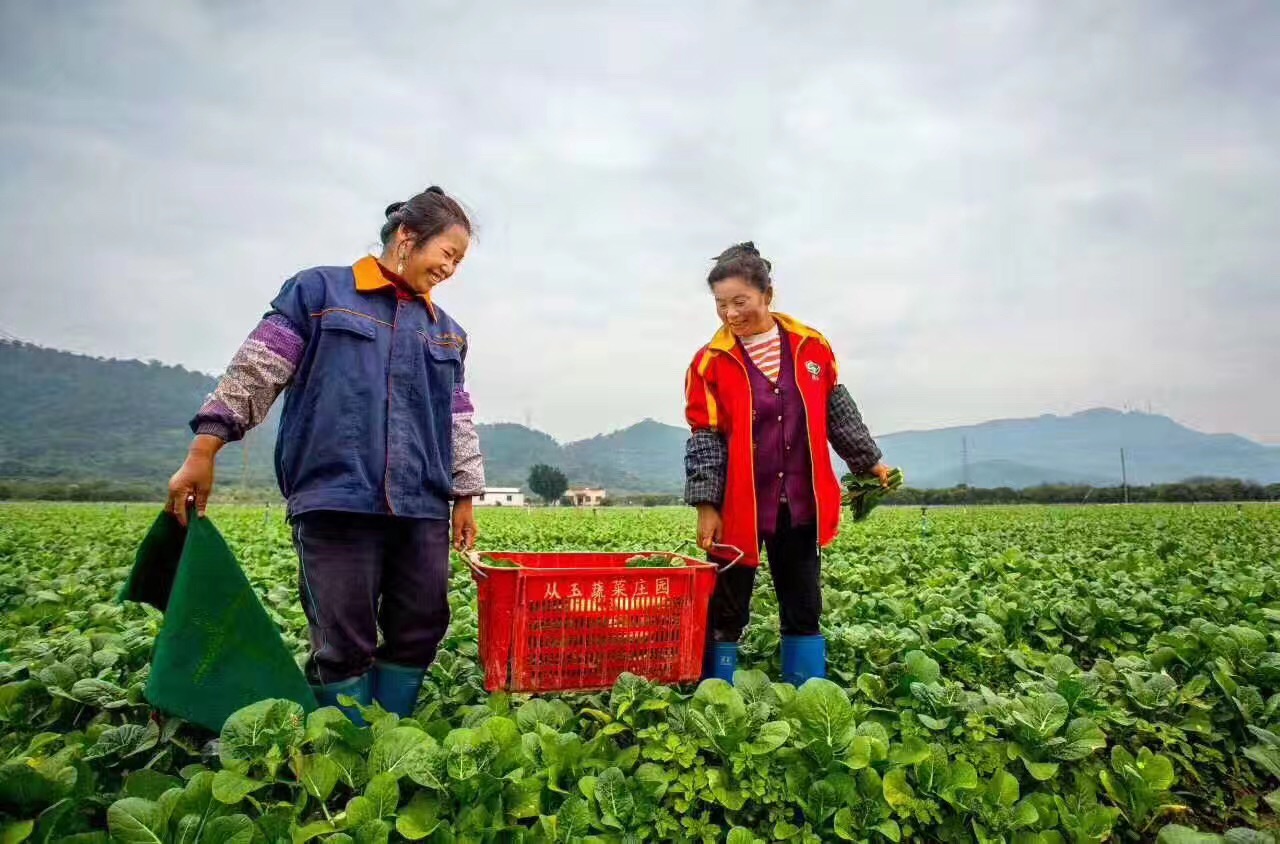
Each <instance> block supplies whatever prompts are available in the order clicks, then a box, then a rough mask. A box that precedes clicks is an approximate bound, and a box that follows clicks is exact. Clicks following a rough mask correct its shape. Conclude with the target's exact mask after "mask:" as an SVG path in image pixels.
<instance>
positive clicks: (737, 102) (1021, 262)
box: [0, 0, 1280, 443]
mask: <svg viewBox="0 0 1280 844" xmlns="http://www.w3.org/2000/svg"><path fill="white" fill-rule="evenodd" d="M800 9H803V10H804V12H803V13H797V11H796V10H800ZM1277 44H1280V3H1276V2H1274V0H1257V2H1224V1H1223V0H1216V2H1213V3H1204V2H1199V0H1187V2H1164V3H1155V2H1151V3H1147V2H1125V3H1115V2H1111V0H1105V2H1096V3H1091V2H1072V3H1057V2H1044V3H1035V2H1008V3H1002V2H974V3H950V2H942V1H941V0H939V2H933V3H914V2H900V0H894V2H887V0H886V1H885V2H876V3H870V2H867V3H837V2H811V3H805V4H782V3H763V2H761V3H750V2H696V3H690V2H647V3H636V2H633V3H605V2H599V0H596V1H595V2H581V3H549V2H537V3H529V2H503V3H490V2H478V0H477V1H471V0H458V2H436V3H429V2H405V3H350V4H337V3H332V2H308V3H297V4H294V3H246V2H216V3H215V2H209V3H195V2H190V1H189V0H153V2H112V1H111V0H108V1H107V2H99V3H84V2H74V0H45V2H34V0H31V1H30V2H23V0H5V2H3V3H0V156H2V160H3V169H2V170H0V259H3V261H4V264H5V265H6V266H8V267H9V270H8V272H7V273H6V275H5V278H4V279H3V280H2V281H0V330H3V331H5V332H8V333H10V334H14V335H17V336H19V337H21V338H23V339H27V340H31V341H34V342H38V343H42V344H46V345H51V346H57V347H63V348H69V349H73V350H77V351H83V352H87V353H91V354H97V355H108V356H117V357H139V358H144V359H146V358H158V359H160V360H163V361H166V362H172V363H181V364H184V365H186V366H189V367H192V368H196V369H201V370H206V371H210V372H217V371H220V370H221V369H222V368H223V367H224V366H225V364H226V361H227V360H228V358H229V357H230V355H231V354H232V353H233V352H234V350H235V348H236V346H237V345H238V343H239V342H240V340H241V339H242V338H243V336H244V335H245V334H246V333H247V332H248V331H249V330H250V329H251V328H252V327H253V325H254V323H255V321H256V319H257V318H258V317H259V316H260V315H261V313H262V312H263V310H264V308H265V305H266V303H267V302H268V301H269V300H270V299H271V298H272V296H273V295H274V294H275V292H276V290H277V289H278V287H279V285H280V284H281V283H282V282H283V281H284V279H286V278H287V277H289V276H290V275H292V274H293V273H294V272H296V271H297V270H298V269H301V268H303V267H306V266H313V265H317V264H344V263H350V262H352V261H353V260H354V259H356V258H358V257H359V256H360V255H362V254H365V253H366V252H367V251H368V250H370V249H371V248H373V247H374V245H375V244H376V239H377V231H378V228H379V226H380V224H381V223H382V220H383V217H382V209H383V208H384V207H385V206H386V204H387V203H389V202H391V201H393V200H397V199H404V198H406V197H407V196H408V195H410V194H412V193H415V192H417V191H418V190H420V189H422V188H423V187H425V186H426V185H428V184H431V183H438V184H440V185H442V186H444V187H445V188H446V189H447V190H449V191H451V192H453V193H454V194H456V195H457V196H458V197H459V198H460V199H461V200H462V201H463V202H464V203H465V204H466V205H467V206H468V207H469V208H470V209H472V211H473V212H474V216H475V220H476V222H477V223H478V226H479V240H478V242H477V243H476V244H475V246H474V249H473V252H472V255H471V256H470V257H469V258H468V260H467V262H466V263H465V264H464V266H463V267H462V269H461V270H460V271H459V273H458V274H457V275H456V276H455V277H454V279H453V280H451V281H450V282H449V283H448V284H447V285H446V286H445V287H443V288H441V289H440V290H439V291H438V297H437V298H438V301H439V302H440V303H441V304H442V305H443V306H444V307H445V308H446V309H448V310H449V311H450V313H451V314H453V315H454V316H455V317H456V318H457V319H458V320H459V322H461V323H462V324H463V326H464V327H466V328H467V329H468V331H469V333H470V335H471V342H472V348H471V352H470V357H469V378H470V383H471V387H472V392H473V394H474V396H475V399H476V403H477V405H478V407H479V412H480V415H481V416H482V417H483V419H484V420H486V421H499V420H509V421H524V420H525V418H526V414H529V415H531V417H532V422H533V424H534V426H535V427H538V428H541V429H543V430H546V431H548V432H550V433H551V434H553V435H555V436H556V437H558V438H561V439H569V438H577V437H581V436H587V435H591V434H595V433H598V432H602V431H608V430H612V429H615V428H618V427H622V426H625V425H628V424H630V423H632V422H635V421H637V420H639V419H641V418H643V417H654V418H657V419H659V420H661V421H664V422H671V423H675V424H679V423H680V422H681V420H682V395H681V393H682V387H683V376H684V369H685V367H686V366H687V364H688V362H689V360H690V358H691V356H692V355H693V353H694V352H695V351H696V349H697V348H698V346H699V345H701V344H702V343H704V342H706V340H707V339H708V338H709V337H710V335H711V333H712V332H713V331H714V329H715V327H716V317H715V312H714V307H713V305H712V301H711V298H710V296H709V294H708V293H707V292H706V287H705V284H704V281H703V279H704V278H705V275H706V272H707V270H708V268H709V261H708V260H707V259H708V258H709V257H710V256H712V255H714V254H716V253H717V252H719V251H720V250H721V249H723V248H724V247H725V246H727V245H729V244H730V243H731V242H733V241H737V240H742V239H748V238H750V239H753V240H755V241H756V243H757V244H758V245H759V247H760V248H761V250H762V251H763V252H764V253H765V255H766V256H767V257H769V258H771V259H772V260H773V263H774V267H775V282H776V285H777V306H778V308H779V309H780V310H783V311H786V312H790V313H792V314H794V315H795V316H798V317H799V318H801V319H802V320H805V321H807V322H809V323H810V324H812V325H814V326H816V327H818V328H819V329H821V330H823V331H824V332H826V333H827V335H828V336H829V337H830V339H831V340H832V343H833V345H834V346H835V349H836V351H837V353H838V354H839V356H840V359H841V362H842V370H843V373H844V377H845V381H846V383H848V385H849V387H850V389H851V390H852V391H853V393H854V395H855V397H856V398H857V399H858V400H859V403H860V404H861V406H862V407H863V411H864V414H865V415H866V417H867V419H868V421H869V423H870V424H871V426H872V428H873V430H875V431H876V432H879V433H887V432H890V431H893V430H900V429H904V428H927V427H938V426H943V425H949V424H956V423H969V422H977V421H982V420H985V419H989V418H995V417H1007V416H1030V415H1037V414H1040V413H1043V412H1055V413H1064V412H1072V411H1075V410H1080V409H1084V408H1088V407H1092V406H1097V405H1110V406H1115V407H1124V406H1125V405H1129V406H1132V407H1135V408H1140V409H1145V408H1146V407H1147V404H1148V402H1149V403H1150V406H1151V408H1152V409H1153V410H1155V411H1157V412H1163V413H1167V414H1169V415H1171V416H1173V417H1174V418H1176V419H1178V420H1180V421H1182V422H1184V423H1186V424H1189V425H1191V426H1193V427H1196V428H1199V429H1201V430H1207V431H1234V432H1238V433H1242V434H1245V435H1247V436H1250V437H1253V438H1255V439H1259V440H1263V441H1267V442H1273V443H1280V387H1278V386H1277V380H1278V379H1277V370H1278V369H1280V276H1278V274H1277V268H1278V267H1280V49H1278V48H1277V46H1276V45H1277Z"/></svg>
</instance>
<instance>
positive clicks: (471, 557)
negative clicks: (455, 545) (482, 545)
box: [460, 548, 489, 578]
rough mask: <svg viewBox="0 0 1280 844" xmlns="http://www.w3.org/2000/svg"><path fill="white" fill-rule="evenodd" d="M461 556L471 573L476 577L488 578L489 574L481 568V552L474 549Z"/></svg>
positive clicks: (463, 552)
mask: <svg viewBox="0 0 1280 844" xmlns="http://www.w3.org/2000/svg"><path fill="white" fill-rule="evenodd" d="M460 556H461V557H462V559H463V560H465V561H466V564H467V567H468V568H469V569H471V573H472V574H474V575H475V576H476V577H484V578H488V577H489V575H488V573H486V572H485V570H484V569H482V568H481V567H480V552H479V551H477V550H475V549H474V548H472V549H471V550H469V551H462V552H460Z"/></svg>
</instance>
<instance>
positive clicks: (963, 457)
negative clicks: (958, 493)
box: [960, 437, 969, 489]
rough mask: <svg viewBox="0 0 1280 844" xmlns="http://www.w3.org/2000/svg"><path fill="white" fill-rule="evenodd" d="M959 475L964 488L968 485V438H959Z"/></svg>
mask: <svg viewBox="0 0 1280 844" xmlns="http://www.w3.org/2000/svg"><path fill="white" fill-rule="evenodd" d="M960 473H961V474H960V477H961V482H962V483H963V484H964V485H965V488H966V489H968V487H969V438H968V437H961V438H960Z"/></svg>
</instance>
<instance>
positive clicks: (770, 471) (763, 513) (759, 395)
mask: <svg viewBox="0 0 1280 844" xmlns="http://www.w3.org/2000/svg"><path fill="white" fill-rule="evenodd" d="M778 334H779V338H778V339H779V340H780V341H781V344H782V355H781V360H780V361H779V364H780V369H779V370H778V383H777V384H773V383H771V382H770V381H769V379H768V378H766V377H765V374H764V373H763V372H761V371H760V369H759V368H758V367H757V366H756V365H755V363H753V362H752V360H751V356H750V355H748V354H747V352H746V349H742V355H743V357H744V358H746V363H747V375H748V376H749V377H750V379H751V407H752V417H753V418H752V422H751V433H752V440H753V444H754V447H755V464H756V525H757V528H758V535H759V536H760V538H761V539H762V540H763V539H768V538H770V537H772V536H773V535H774V533H775V532H776V531H777V526H778V514H779V512H780V511H781V509H782V506H783V504H784V503H785V504H786V506H787V507H788V508H790V510H791V524H792V525H811V524H815V523H816V522H817V520H818V512H817V505H816V503H815V501H814V495H813V468H812V464H811V463H810V459H809V431H808V425H807V424H806V419H805V411H804V400H803V399H802V398H801V396H800V388H799V386H797V384H796V367H795V362H794V358H793V357H792V354H791V338H790V337H789V336H788V335H787V332H785V331H783V330H782V329H781V328H779V329H778ZM739 347H740V348H741V343H739Z"/></svg>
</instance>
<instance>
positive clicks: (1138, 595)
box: [0, 505, 1280, 844]
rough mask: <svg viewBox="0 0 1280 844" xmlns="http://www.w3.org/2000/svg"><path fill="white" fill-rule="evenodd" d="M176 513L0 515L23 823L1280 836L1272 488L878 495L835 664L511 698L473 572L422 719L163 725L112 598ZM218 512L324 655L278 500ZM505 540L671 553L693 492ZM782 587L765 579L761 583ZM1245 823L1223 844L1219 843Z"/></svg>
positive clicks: (757, 648) (335, 717)
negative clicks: (1003, 498) (1198, 494)
mask: <svg viewBox="0 0 1280 844" xmlns="http://www.w3.org/2000/svg"><path fill="white" fill-rule="evenodd" d="M154 515H155V513H154V509H153V508H152V507H148V506H139V505H128V506H121V505H112V506H105V505H44V506H35V505H21V506H15V505H8V506H0V561H2V564H0V617H2V618H3V621H2V622H0V841H4V842H19V841H24V840H39V841H58V840H68V841H73V842H85V844H88V842H94V841H100V840H105V839H106V837H107V836H108V835H111V836H114V837H115V838H116V839H118V840H122V841H136V842H144V841H145V842H157V841H165V842H169V841H173V842H197V841H199V842H205V844H209V842H224V841H236V842H244V844H250V842H253V841H290V842H295V844H301V842H305V841H308V840H325V841H330V842H337V844H346V842H378V841H384V840H387V839H388V838H390V837H395V838H403V839H409V840H430V841H468V842H470V841H475V842H482V841H601V842H614V841H616V842H623V841H640V840H667V841H673V840H674V841H731V842H748V841H776V840H784V841H805V842H816V841H832V840H852V841H886V840H888V841H899V840H901V841H907V840H915V841H974V840H976V841H1007V842H1058V841H1070V842H1084V841H1103V840H1130V841H1140V840H1153V839H1156V838H1157V837H1158V838H1159V839H1160V840H1163V841H1168V842H1183V841H1186V842H1196V841H1221V840H1229V841H1269V840H1272V839H1271V837H1270V833H1269V832H1268V831H1267V830H1269V829H1272V828H1274V827H1275V815H1274V814H1273V807H1274V808H1280V799H1278V798H1280V795H1277V793H1276V792H1275V789H1276V788H1277V786H1278V785H1280V737H1278V736H1277V732H1278V731H1280V639H1278V638H1277V637H1278V636H1280V508H1274V507H1269V506H1265V505H1261V506H1246V507H1244V508H1242V509H1239V510H1237V509H1236V508H1235V507H1190V506H1151V507H1147V506H1142V507H1129V508H1063V509H1054V508H1031V507H1028V508H1010V509H1001V508H984V509H982V510H946V511H930V512H929V513H928V514H927V515H926V516H924V517H923V518H922V516H921V514H920V513H919V512H918V511H911V510H902V509H899V510H878V511H877V512H876V513H875V514H874V515H873V517H872V518H871V519H869V520H868V521H867V522H865V523H861V524H857V525H854V524H849V525H846V529H845V532H844V534H843V535H842V537H841V539H840V540H839V542H838V543H837V544H836V546H835V547H834V548H832V549H830V550H829V551H828V552H827V553H826V554H825V555H824V570H825V587H826V591H825V599H826V613H825V627H826V629H825V632H826V634H827V636H828V637H829V641H830V659H831V671H830V680H829V681H825V682H821V681H815V682H812V683H810V684H808V685H806V686H805V687H804V688H802V689H800V690H798V691H797V690H795V689H793V688H791V687H789V686H785V685H781V684H776V683H773V682H771V681H770V679H769V678H771V677H777V676H778V665H777V649H778V635H777V631H776V621H777V614H776V606H775V604H774V602H773V600H772V596H771V594H770V591H769V590H768V589H767V588H762V589H761V590H759V591H758V592H757V596H756V601H755V604H754V613H753V622H752V626H751V628H750V630H749V632H748V634H747V637H746V641H745V643H744V660H743V661H744V667H745V669H746V670H744V671H742V672H740V673H739V675H738V676H737V678H736V679H735V683H734V684H733V685H732V686H731V685H729V684H726V683H723V682H708V683H704V684H703V685H702V686H700V687H699V688H697V689H696V690H695V689H691V688H690V689H668V688H662V687H657V686H653V685H651V684H649V683H647V682H645V681H644V680H642V679H640V678H635V677H624V678H622V679H621V680H620V681H619V683H618V684H617V686H616V687H615V688H614V689H612V690H611V691H608V692H604V693H601V694H597V695H590V696H574V697H564V698H558V697H553V698H547V699H539V698H532V699H531V698H529V697H527V696H508V695H501V694H500V695H492V696H490V695H487V694H485V693H484V692H483V690H482V685H481V679H482V678H481V676H480V673H479V670H478V668H477V666H476V663H475V656H476V615H475V607H474V594H475V593H474V588H473V586H472V584H471V582H470V577H469V575H468V574H467V573H466V570H465V569H464V568H461V567H459V569H458V571H457V573H456V575H455V579H454V583H453V587H454V591H453V609H454V622H453V625H452V628H451V631H450V634H449V638H448V639H447V640H446V641H445V643H444V646H443V648H442V652H441V656H440V658H439V660H438V661H437V663H436V665H435V666H434V667H433V668H432V670H431V673H430V677H429V680H428V683H427V686H426V688H425V689H424V692H423V696H422V698H421V700H420V705H419V708H418V710H417V712H416V713H415V716H414V717H413V718H412V719H406V720H402V721H397V720H396V719H395V718H394V717H393V716H388V715H385V714H383V713H380V712H376V711H371V712H369V713H367V714H368V716H369V718H370V719H371V720H372V721H373V727H372V728H370V729H357V728H355V727H353V726H352V725H351V724H350V723H349V722H347V721H346V719H345V718H344V717H343V716H342V715H341V714H340V713H338V712H337V711H336V710H321V711H319V712H317V713H314V714H312V715H311V716H309V717H306V718H304V717H303V716H302V715H301V713H300V712H299V711H297V710H296V709H295V708H293V707H292V706H291V705H290V704H287V703H283V702H279V701H264V702H262V703H260V704H257V705H255V706H252V707H250V708H249V709H247V710H244V711H242V712H240V713H239V714H237V715H236V716H235V717H233V718H232V719H231V720H230V721H229V722H228V723H227V725H226V727H225V728H224V730H223V732H222V735H221V737H220V741H219V742H217V743H216V744H211V743H210V739H211V738H213V736H210V735H208V734H205V733H202V732H201V731H199V730H196V729H194V728H192V727H190V726H189V725H184V724H182V723H179V722H175V721H173V720H165V719H153V718H151V717H150V713H149V711H148V708H147V707H146V705H145V703H144V702H143V701H142V697H141V690H142V688H143V685H144V684H145V681H146V674H147V667H146V666H147V658H148V654H149V649H150V644H151V641H152V638H153V636H154V634H155V631H156V629H157V628H158V625H159V622H160V617H159V615H158V614H156V613H154V612H152V611H151V610H149V609H148V608H145V607H139V606H124V607H122V606H120V605H117V604H114V603H113V602H112V601H111V598H112V595H113V594H114V592H115V590H116V589H117V588H118V587H119V584H120V582H121V581H122V580H123V578H124V576H125V574H126V572H127V570H128V567H129V564H130V562H131V557H132V553H133V550H134V547H135V546H136V543H137V542H138V541H139V539H140V538H141V536H142V535H143V533H144V532H145V529H146V527H147V525H148V524H149V522H150V520H151V519H152V518H153V517H154ZM211 515H212V517H213V518H214V519H216V521H217V523H218V525H219V528H220V529H221V530H222V531H223V532H224V534H225V535H226V536H227V537H228V539H229V541H230V542H231V544H232V546H233V548H234V549H235V550H236V552H237V554H238V556H239V558H240V560H241V562H242V564H243V565H244V567H245V569H246V571H247V572H248V574H249V577H250V579H251V581H252V582H253V583H254V584H255V586H256V587H257V589H258V590H259V592H260V594H261V595H262V596H263V599H264V603H265V604H266V606H267V607H268V609H269V611H270V612H271V613H272V615H273V616H274V617H275V618H276V620H277V621H278V622H279V623H280V625H281V626H282V628H283V629H284V631H285V634H286V638H287V640H288V641H289V642H290V643H291V644H292V646H293V647H294V649H295V651H296V652H297V653H298V655H299V658H301V655H302V652H303V648H304V640H303V636H304V633H305V628H304V621H303V618H302V613H301V611H300V609H299V607H298V604H297V600H296V595H295V592H294V581H295V576H296V565H297V563H296V559H295V558H294V555H293V551H292V549H291V547H290V544H289V540H288V530H287V526H286V525H285V524H284V523H283V522H282V520H281V518H280V513H279V511H278V509H271V510H266V509H263V508H244V507H223V508H215V509H214V510H213V511H212V513H211ZM481 518H482V520H483V521H482V525H481V528H482V532H483V534H484V536H485V537H486V542H491V543H492V545H493V547H499V546H501V547H504V548H528V549H533V550H537V549H542V550H558V549H560V550H581V549H592V548H603V549H615V550H620V551H628V552H639V551H652V550H662V549H670V548H674V547H675V546H676V545H677V544H678V542H679V541H680V540H681V539H683V538H684V537H686V536H688V535H689V534H690V533H691V532H692V527H693V524H692V516H691V514H690V513H689V512H687V511H684V510H641V511H617V510H601V511H599V512H598V513H596V514H594V515H593V514H591V513H589V512H585V513H584V512H559V511H539V512H535V513H524V512H511V511H496V512H485V513H483V514H482V516H481ZM761 582H762V583H767V578H761ZM1223 836H1225V837H1223Z"/></svg>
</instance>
